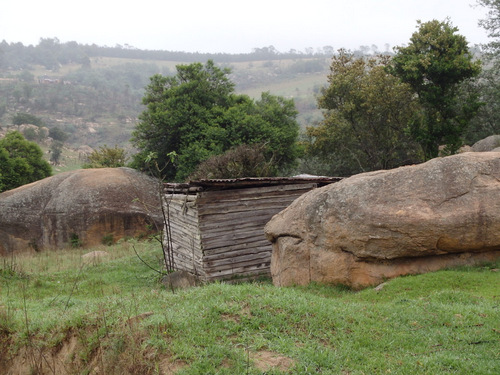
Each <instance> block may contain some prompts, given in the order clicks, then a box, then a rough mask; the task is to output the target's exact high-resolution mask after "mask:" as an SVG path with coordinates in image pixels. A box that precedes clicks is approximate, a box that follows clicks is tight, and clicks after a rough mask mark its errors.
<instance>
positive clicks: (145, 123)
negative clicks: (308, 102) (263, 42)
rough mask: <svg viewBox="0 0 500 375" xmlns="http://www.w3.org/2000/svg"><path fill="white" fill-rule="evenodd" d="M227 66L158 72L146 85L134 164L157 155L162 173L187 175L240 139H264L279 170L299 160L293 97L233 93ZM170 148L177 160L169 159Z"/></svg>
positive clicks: (143, 163) (174, 176) (193, 66)
mask: <svg viewBox="0 0 500 375" xmlns="http://www.w3.org/2000/svg"><path fill="white" fill-rule="evenodd" d="M229 73H230V70H229V69H221V68H218V67H217V66H215V64H214V63H213V61H210V60H209V61H208V62H207V63H206V64H205V65H203V64H201V63H193V64H190V65H179V66H177V73H176V74H175V75H174V76H168V77H165V76H162V75H154V76H153V77H151V82H150V84H149V86H147V88H146V93H145V95H144V97H143V104H145V105H146V106H147V108H146V110H145V111H144V112H142V114H141V115H140V116H139V123H138V124H137V126H136V129H135V131H134V133H133V136H132V143H133V144H134V145H135V146H136V147H137V148H138V149H139V153H138V154H136V155H135V156H134V160H133V162H132V165H133V166H134V167H136V168H145V167H146V165H147V161H148V160H150V159H151V157H154V158H156V162H157V163H158V166H159V167H160V169H162V170H163V174H164V176H162V177H164V178H166V179H169V180H183V179H185V178H186V177H188V176H189V175H190V174H191V173H192V172H193V171H194V170H195V169H196V167H197V166H198V164H199V163H200V162H202V161H204V160H206V159H208V158H209V157H210V156H213V155H219V154H222V153H223V152H225V151H226V150H229V149H230V148H232V147H234V146H237V145H240V144H249V145H250V144H256V143H259V144H260V143H265V144H266V145H267V147H266V156H267V157H268V159H271V158H272V159H273V160H274V162H275V166H276V173H277V171H278V170H283V169H285V168H287V167H290V166H291V165H293V163H294V162H295V159H296V157H297V155H298V152H299V149H298V146H297V142H296V140H297V137H298V131H299V125H298V123H297V121H296V116H297V111H296V109H295V105H294V103H293V101H292V100H288V99H284V98H282V97H278V96H273V95H270V94H269V93H263V94H262V96H261V99H260V100H258V101H253V100H252V99H250V98H249V97H248V96H246V95H237V94H235V93H234V83H233V82H231V80H230V79H229V77H228V75H229ZM172 152H175V153H176V155H177V159H176V160H177V162H176V163H175V164H173V163H169V161H170V158H169V156H168V155H169V154H170V155H171V153H172Z"/></svg>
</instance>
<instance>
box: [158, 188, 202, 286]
mask: <svg viewBox="0 0 500 375" xmlns="http://www.w3.org/2000/svg"><path fill="white" fill-rule="evenodd" d="M196 199H197V195H187V194H169V193H166V194H165V199H164V208H165V212H166V213H167V216H168V217H169V218H170V220H169V222H170V233H171V234H172V247H173V251H174V266H175V269H178V270H184V271H188V272H190V273H192V274H195V275H198V276H200V277H201V278H202V279H204V278H205V276H206V275H205V273H204V271H203V262H202V251H201V242H200V238H201V236H200V229H199V225H198V212H197V206H196ZM165 225H167V224H165ZM165 230H166V229H165ZM165 230H164V233H165ZM163 243H164V245H166V237H165V235H164V236H163Z"/></svg>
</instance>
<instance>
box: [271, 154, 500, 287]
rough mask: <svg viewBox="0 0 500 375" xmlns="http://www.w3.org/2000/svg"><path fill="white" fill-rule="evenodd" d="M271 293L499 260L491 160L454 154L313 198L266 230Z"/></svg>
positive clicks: (499, 209) (497, 183)
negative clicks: (270, 246)
mask: <svg viewBox="0 0 500 375" xmlns="http://www.w3.org/2000/svg"><path fill="white" fill-rule="evenodd" d="M265 232H266V235H267V237H268V239H269V240H270V241H271V242H272V243H273V254H272V260H271V274H272V277H273V282H274V283H275V284H276V285H292V284H307V283H309V282H312V281H314V282H320V283H341V284H345V285H350V286H352V287H355V288H356V287H363V286H368V285H377V284H380V283H381V282H383V281H384V280H385V279H386V278H391V277H395V276H399V275H405V274H414V273H422V272H428V271H434V270H437V269H441V268H444V267H449V266H455V265H462V264H472V263H477V262H481V261H488V260H493V259H495V258H496V257H498V256H500V252H499V249H500V155H499V154H498V153H493V152H484V153H463V154H459V155H454V156H449V157H446V158H437V159H433V160H431V161H429V162H427V163H423V164H420V165H415V166H409V167H402V168H397V169H393V170H388V171H376V172H370V173H364V174H359V175H356V176H352V177H350V178H347V179H345V180H342V181H340V182H338V183H334V184H331V185H328V186H325V187H323V188H320V189H315V190H312V191H311V192H309V193H306V194H304V195H303V196H302V197H300V198H298V199H297V200H296V201H295V202H294V203H292V205H290V206H289V207H288V208H287V209H285V210H284V211H282V212H280V213H279V214H277V215H276V216H274V217H273V219H272V220H271V221H270V222H269V223H268V224H267V225H266V228H265Z"/></svg>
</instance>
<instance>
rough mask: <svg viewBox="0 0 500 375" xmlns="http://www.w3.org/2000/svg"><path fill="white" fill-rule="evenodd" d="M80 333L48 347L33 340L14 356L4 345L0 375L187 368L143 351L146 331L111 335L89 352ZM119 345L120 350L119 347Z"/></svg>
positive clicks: (145, 373)
mask: <svg viewBox="0 0 500 375" xmlns="http://www.w3.org/2000/svg"><path fill="white" fill-rule="evenodd" d="M79 333H81V332H79ZM79 333H78V332H77V333H74V332H68V333H67V335H66V337H65V338H64V340H62V341H61V342H60V343H59V344H58V345H57V346H55V347H47V346H46V344H45V343H44V342H35V340H33V343H32V344H31V345H28V346H25V347H22V348H20V349H19V350H17V351H16V352H15V353H10V352H9V351H8V349H7V348H8V346H7V345H5V348H4V347H3V346H2V347H0V348H2V349H0V365H1V366H0V373H1V374H2V375H4V374H5V375H18V374H37V375H53V374H58V375H65V374H81V373H86V374H91V375H104V374H106V375H115V374H119V375H125V374H134V375H150V374H158V375H175V374H176V373H177V372H179V370H181V369H183V368H185V367H186V366H187V363H185V362H183V361H179V360H174V359H173V358H172V356H171V355H170V354H169V353H158V352H157V351H156V350H153V349H147V348H144V347H143V346H142V343H143V342H144V340H145V339H146V336H147V333H146V332H139V331H137V332H136V334H135V335H134V337H128V336H123V337H116V336H113V335H110V336H109V337H107V338H103V340H102V342H101V344H100V345H99V346H97V347H96V348H95V349H93V350H91V351H89V349H88V348H86V347H85V345H86V344H84V343H85V342H86V340H85V338H84V337H83V336H81V335H79ZM89 334H93V332H89ZM7 339H8V338H7V337H3V338H2V340H3V341H0V343H2V345H3V343H5V344H8V342H7V341H8V340H7ZM108 339H109V340H108ZM119 345H122V347H121V348H119V347H118V346H119Z"/></svg>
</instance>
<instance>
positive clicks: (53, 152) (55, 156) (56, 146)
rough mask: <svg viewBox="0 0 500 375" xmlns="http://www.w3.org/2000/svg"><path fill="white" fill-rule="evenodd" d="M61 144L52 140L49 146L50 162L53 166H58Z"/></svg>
mask: <svg viewBox="0 0 500 375" xmlns="http://www.w3.org/2000/svg"><path fill="white" fill-rule="evenodd" d="M62 149H63V142H61V141H56V140H54V141H53V142H52V144H51V145H50V161H51V163H52V164H54V165H58V164H59V162H60V160H61V155H62Z"/></svg>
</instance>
